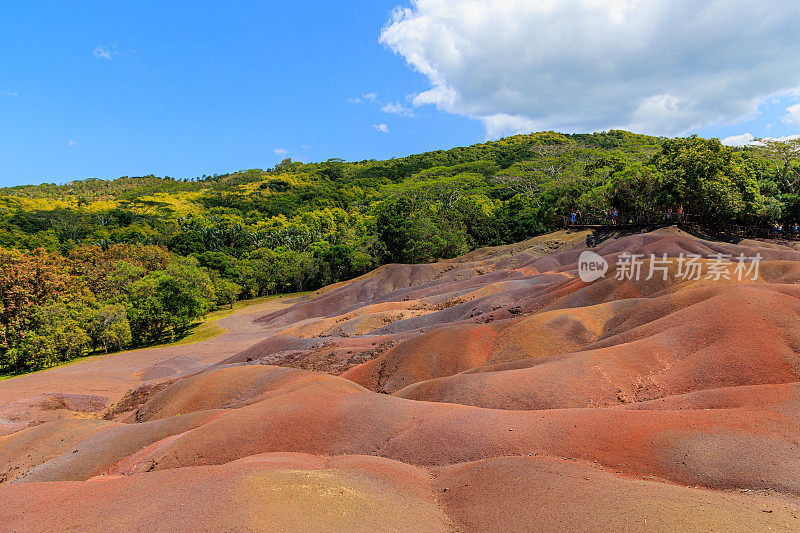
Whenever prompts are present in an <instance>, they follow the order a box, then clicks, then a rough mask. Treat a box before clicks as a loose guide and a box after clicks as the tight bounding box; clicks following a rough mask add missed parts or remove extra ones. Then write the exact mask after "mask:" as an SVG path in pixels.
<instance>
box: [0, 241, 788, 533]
mask: <svg viewBox="0 0 800 533" xmlns="http://www.w3.org/2000/svg"><path fill="white" fill-rule="evenodd" d="M585 235H586V234H585V233H580V232H575V233H566V232H559V233H557V234H551V235H548V236H544V237H539V238H536V239H532V240H530V241H526V242H525V243H519V244H517V245H513V246H509V247H499V248H494V249H485V250H479V251H476V252H473V253H471V254H469V255H467V256H464V257H461V258H458V259H456V260H452V261H443V262H440V263H436V264H432V265H413V266H412V265H388V266H385V267H382V268H380V269H378V270H377V271H375V272H373V273H371V274H369V275H367V276H364V277H362V278H359V279H357V280H353V281H351V282H347V283H342V284H338V285H337V286H333V287H329V288H327V289H325V290H322V291H319V292H318V293H316V294H314V295H312V296H311V297H309V298H306V299H304V300H303V301H301V302H299V303H296V304H295V305H292V306H289V305H283V304H280V303H276V304H274V307H273V308H262V309H260V310H251V311H249V314H247V315H243V314H240V315H238V318H236V319H235V320H233V319H232V321H231V326H232V327H231V329H232V331H231V332H230V333H228V334H226V335H227V337H223V338H218V339H216V340H215V341H211V343H210V344H209V343H207V344H206V345H204V346H193V347H192V346H189V347H181V351H180V353H177V352H172V351H169V350H166V351H164V352H163V353H161V354H160V356H159V354H158V353H155V354H154V353H153V352H152V351H149V352H132V353H130V354H122V355H120V356H111V357H108V358H100V359H98V360H94V361H89V362H87V363H84V365H88V366H84V365H75V366H74V367H65V368H72V369H73V370H71V371H65V369H63V368H62V369H54V370H52V371H50V372H44V373H40V374H35V375H32V376H26V377H23V378H18V379H15V380H10V381H8V382H4V383H0V419H4V420H5V421H6V422H5V427H4V428H5V429H4V431H3V433H5V436H0V516H3V517H4V527H5V528H8V529H10V530H14V531H16V530H20V531H21V530H49V529H65V528H66V529H69V528H72V529H75V530H107V529H126V530H148V531H151V530H163V531H175V530H186V529H223V530H237V531H247V530H267V531H276V530H319V531H336V530H340V531H356V530H365V531H379V530H386V531H454V530H462V531H486V530H495V531H510V530H564V531H618V530H626V531H653V530H656V531H675V530H698V531H707V530H717V531H737V530H738V531H752V530H769V529H771V530H800V518H798V516H799V515H798V504H800V419H798V416H797V413H798V412H799V408H800V379H798V375H800V285H798V282H799V281H800V252H797V251H794V250H792V249H790V248H788V247H784V246H775V245H774V244H772V243H769V244H767V243H762V242H759V241H746V242H743V243H740V244H739V245H733V244H728V243H719V242H710V241H703V240H700V239H697V238H694V237H692V236H689V235H687V234H684V233H682V232H680V231H678V230H676V229H664V230H659V231H656V232H652V233H647V234H638V235H629V236H612V237H611V238H608V239H607V240H605V241H603V242H601V243H600V244H599V245H598V246H597V247H596V248H594V250H593V251H595V252H596V253H598V254H600V255H601V256H602V257H604V258H605V259H606V260H607V261H608V262H609V264H610V268H611V271H610V272H609V275H608V276H607V277H606V278H604V279H602V280H599V281H596V282H594V283H591V284H587V283H584V282H583V281H581V280H580V279H579V278H578V276H577V261H578V257H579V256H580V254H581V252H582V251H583V250H584V249H585V248H584V247H583V240H584V238H585ZM630 253H634V254H642V255H644V256H645V260H644V264H643V267H642V269H643V275H642V276H641V277H640V279H617V277H616V276H615V275H614V270H615V267H616V265H617V263H618V261H619V260H620V257H621V256H622V257H624V256H623V254H630ZM651 254H655V255H657V256H658V257H659V258H661V259H663V258H664V254H666V257H667V259H668V260H670V259H675V258H677V257H679V256H680V255H681V254H684V255H686V254H697V255H701V256H703V258H704V259H702V260H701V262H702V263H703V264H704V266H705V267H706V268H708V267H709V266H710V264H711V263H712V262H714V260H713V259H712V258H713V257H714V256H715V255H717V254H725V256H726V257H727V256H732V257H734V258H735V257H738V256H739V255H740V254H744V256H746V257H748V258H750V257H755V256H756V255H760V257H761V258H762V262H761V263H760V268H759V275H758V277H757V279H749V278H748V279H745V280H742V281H739V280H738V279H737V276H736V275H735V274H734V269H735V266H736V263H735V262H731V263H728V262H725V265H724V269H725V270H726V271H727V272H728V274H729V275H728V276H720V279H705V278H706V277H705V276H702V277H701V279H697V280H695V279H683V278H682V277H681V276H680V275H679V272H678V271H677V261H668V262H670V263H671V265H670V266H669V270H668V271H667V273H666V274H667V275H666V278H667V279H666V280H664V279H663V276H662V275H661V274H659V275H654V276H653V277H652V278H651V279H649V280H648V279H647V277H648V275H647V274H648V269H649V259H648V258H649V256H650V255H651ZM717 264H719V263H717ZM726 277H730V278H731V279H725V278H726ZM256 311H260V313H257V312H256ZM182 358H183V359H182ZM93 365H94V366H93ZM79 366H84V368H82V369H79V370H74V369H75V368H78V367H79ZM122 369H125V370H122ZM75 372H79V374H80V379H78V377H75V376H76V374H75ZM137 387H138V388H137ZM131 390H133V391H134V392H129V391H131ZM126 392H127V393H128V394H127V395H126ZM123 396H124V397H123ZM36 402H39V403H36ZM42 402H45V403H42ZM47 402H50V403H47ZM3 413H5V414H3ZM0 422H2V421H0ZM2 428H3V426H0V429H2Z"/></svg>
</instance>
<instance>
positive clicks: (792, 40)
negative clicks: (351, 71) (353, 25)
mask: <svg viewBox="0 0 800 533" xmlns="http://www.w3.org/2000/svg"><path fill="white" fill-rule="evenodd" d="M797 20H800V3H798V2H796V0H765V1H764V2H759V3H754V2H750V1H746V0H710V1H704V2H697V1H696V0H664V1H660V2H644V1H640V0H414V1H413V2H412V4H411V5H410V7H405V8H396V9H395V11H394V13H393V15H392V18H391V20H390V21H389V23H388V24H387V25H386V26H385V27H384V28H383V30H382V32H381V37H380V40H381V42H382V43H383V44H384V45H386V46H388V47H389V48H390V49H391V50H393V51H394V52H396V53H397V54H399V55H401V56H402V57H404V58H405V60H406V61H407V62H408V64H409V65H410V66H411V67H412V68H413V69H415V70H417V71H418V72H420V73H422V74H424V75H425V76H426V77H427V78H428V80H429V82H430V89H429V90H427V91H424V92H422V93H420V94H417V95H416V96H415V98H414V100H413V103H414V105H417V106H419V105H426V104H432V105H435V106H436V107H438V108H439V109H441V110H444V111H446V112H449V113H455V114H459V115H463V116H467V117H471V118H474V119H478V120H481V121H482V122H483V124H484V126H485V128H486V132H487V136H489V137H496V136H499V135H502V134H506V133H514V132H518V131H530V130H533V129H557V130H561V131H596V130H604V129H609V128H617V127H619V128H627V129H632V130H635V131H641V132H646V133H654V134H662V135H674V134H679V133H683V132H686V131H689V130H692V129H695V128H699V127H702V126H706V125H710V124H718V123H726V122H733V121H735V120H740V119H742V118H745V117H749V116H753V115H755V114H756V113H757V112H758V107H759V104H760V103H761V102H763V101H764V100H765V99H767V98H770V97H773V96H776V95H782V94H788V93H790V92H792V91H793V90H794V91H796V90H798V88H800V34H798V32H797V30H796V21H797Z"/></svg>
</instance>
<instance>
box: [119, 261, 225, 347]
mask: <svg viewBox="0 0 800 533" xmlns="http://www.w3.org/2000/svg"><path fill="white" fill-rule="evenodd" d="M215 299H216V295H215V294H214V286H213V284H212V283H211V280H210V279H209V277H208V274H206V272H205V271H204V270H202V269H200V268H199V267H197V266H196V263H194V264H193V263H191V262H189V261H184V262H179V263H176V264H174V265H171V266H169V267H168V268H167V269H166V270H158V271H154V272H150V273H149V274H147V275H146V276H145V277H143V278H142V279H140V280H138V281H136V282H134V283H133V284H131V287H130V296H129V298H128V317H129V320H130V324H131V332H132V334H133V337H134V339H136V340H138V341H139V342H142V341H158V340H160V339H161V338H162V337H163V336H165V335H169V336H170V337H171V338H174V337H175V335H176V334H177V333H178V332H180V331H182V330H184V329H185V328H186V327H187V326H189V324H191V322H192V321H193V320H194V319H197V318H200V317H202V316H203V315H204V314H205V313H207V312H208V311H209V310H210V309H211V308H212V306H213V303H214V301H215Z"/></svg>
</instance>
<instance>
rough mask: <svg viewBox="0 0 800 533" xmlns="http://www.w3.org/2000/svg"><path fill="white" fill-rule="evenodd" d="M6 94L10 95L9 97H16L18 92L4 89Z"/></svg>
mask: <svg viewBox="0 0 800 533" xmlns="http://www.w3.org/2000/svg"><path fill="white" fill-rule="evenodd" d="M6 96H11V97H14V98H16V97H17V96H19V92H18V91H6Z"/></svg>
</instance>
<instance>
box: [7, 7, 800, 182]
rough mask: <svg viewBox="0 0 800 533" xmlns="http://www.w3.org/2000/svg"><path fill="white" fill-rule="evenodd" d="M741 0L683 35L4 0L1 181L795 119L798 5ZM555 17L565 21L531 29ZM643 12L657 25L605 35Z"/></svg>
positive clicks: (767, 129)
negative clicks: (748, 28) (703, 38)
mask: <svg viewBox="0 0 800 533" xmlns="http://www.w3.org/2000/svg"><path fill="white" fill-rule="evenodd" d="M666 3H672V4H676V5H677V7H681V5H683V8H684V11H685V13H684V11H680V10H678V12H679V13H683V16H686V17H691V20H692V21H697V20H700V21H701V22H702V20H703V19H702V17H701V16H699V15H698V14H697V13H696V12H690V11H691V9H692V8H691V7H687V6H691V5H693V4H692V2H689V1H688V0H670V1H669V2H666ZM738 3H740V2H739V0H726V3H722V4H720V5H722V6H730V7H721V8H720V9H721V10H722V15H721V16H722V19H723V24H722V26H723V27H727V28H728V29H730V32H731V33H730V35H729V36H728V37H726V35H728V34H721V35H720V36H717V37H716V40H714V35H713V32H705V33H711V34H712V35H711V37H709V39H710V40H709V41H707V42H698V41H697V40H696V38H695V37H692V36H687V37H685V39H683V40H681V39H680V38H678V39H677V41H678V43H679V44H685V45H686V46H685V49H683V48H680V47H675V45H674V42H675V41H676V38H675V36H674V34H672V33H670V32H668V31H667V30H670V31H671V29H672V28H674V24H675V20H672V19H670V18H669V17H674V16H675V15H674V14H671V15H669V16H667V15H666V14H665V13H666V12H647V13H644V12H639V11H641V10H644V9H650V11H653V9H651V8H639V11H629V10H628V11H626V9H629V8H624V4H630V3H629V2H624V0H600V1H599V2H597V1H594V0H591V1H590V0H569V1H566V2H563V3H561V4H558V3H555V4H554V3H553V2H551V1H549V0H476V1H474V2H471V3H470V8H469V9H468V10H467V9H462V6H464V5H465V4H464V3H463V2H458V1H456V0H418V1H417V2H415V3H414V4H412V3H411V2H401V1H399V0H391V1H383V0H373V1H370V2H353V1H346V0H345V1H340V2H323V1H320V0H309V1H306V2H302V3H297V2H296V3H291V2H272V1H269V2H224V3H223V2H205V1H193V2H179V1H170V2H164V1H163V0H162V1H160V2H150V1H137V2H107V1H92V0H82V1H60V2H55V1H52V2H37V1H8V2H3V3H2V4H0V124H2V128H0V162H1V163H0V165H1V166H0V185H16V184H23V183H41V182H45V181H48V182H58V183H61V182H66V181H70V180H73V179H80V178H85V177H102V178H114V177H118V176H122V175H130V176H135V175H143V174H149V173H153V174H156V175H159V176H164V175H169V176H173V177H194V176H198V175H202V174H214V173H223V172H229V171H234V170H238V169H247V168H266V167H270V166H272V165H274V164H275V163H276V162H278V161H280V160H281V159H282V158H283V157H292V158H294V159H299V160H303V161H320V160H325V159H328V158H331V157H342V158H345V159H348V160H360V159H365V158H376V159H382V158H387V157H393V156H401V155H406V154H410V153H417V152H422V151H426V150H431V149H439V148H449V147H453V146H463V145H469V144H473V143H475V142H481V141H483V140H485V139H486V138H496V137H498V136H500V135H504V134H509V133H515V132H520V131H531V130H538V129H551V128H553V129H558V130H560V131H595V130H602V129H608V128H610V127H627V128H628V129H633V130H637V131H643V132H647V133H656V134H662V135H674V134H685V133H691V132H698V133H701V134H703V135H706V136H719V137H729V136H735V135H741V134H744V133H750V134H752V135H754V136H776V137H777V136H784V135H793V134H797V133H799V132H800V118H798V122H797V123H795V122H793V121H792V120H790V119H791V116H790V113H789V112H788V109H789V108H790V107H791V106H792V105H794V104H797V103H798V102H800V91H798V90H797V88H800V64H798V63H797V61H796V59H794V58H797V57H800V53H799V52H800V49H798V46H797V45H798V43H800V41H799V40H798V37H797V32H796V31H795V29H794V22H793V21H796V20H797V18H796V17H794V15H797V14H798V13H796V11H797V7H795V6H794V5H793V2H788V1H787V2H776V3H777V4H780V6H779V10H780V9H783V10H784V11H785V13H782V15H783V16H781V17H778V18H777V20H776V21H773V22H771V23H770V24H761V25H759V27H762V26H763V27H762V28H761V30H759V31H760V32H761V33H759V32H750V33H748V36H747V38H746V39H742V38H741V37H738V36H737V35H736V32H737V31H738V30H737V28H738V26H737V24H738V25H741V24H752V18H753V17H755V18H756V19H757V18H758V17H759V12H758V10H756V12H753V9H751V10H750V12H749V15H748V17H749V18H742V17H739V15H737V14H736V12H735V10H737V9H739V8H740V7H743V6H744V5H745V3H742V6H738V5H737V4H738ZM709 4H718V3H717V2H709ZM398 5H399V6H403V7H404V8H406V10H405V11H398V12H395V14H394V15H393V14H392V12H393V9H394V8H395V7H396V6H398ZM598 5H599V6H600V7H599V8H598ZM554 6H556V7H554ZM563 6H567V7H563ZM619 6H623V7H622V8H621V7H619ZM671 7H673V8H675V7H676V6H675V5H673V6H671ZM770 7H771V8H772V9H773V12H774V11H775V6H774V5H773V6H770ZM598 9H600V11H598ZM672 12H673V13H674V12H675V10H674V9H673V10H672ZM778 14H779V15H781V13H780V12H779V13H778ZM605 16H607V17H610V18H609V21H605V20H604V19H603V17H605ZM716 16H717V20H716V21H714V22H712V23H710V24H713V26H714V27H717V26H720V22H719V14H717V15H716ZM584 19H585V21H595V22H585V23H584V22H582V21H583V20H584ZM784 19H788V22H787V21H786V20H784ZM654 20H655V21H656V22H653V21H654ZM560 23H563V24H566V25H568V28H570V31H575V32H579V33H578V35H579V38H576V37H575V34H572V35H570V34H569V32H567V33H564V32H561V33H549V32H545V31H540V30H541V28H542V27H543V26H542V25H544V24H546V25H547V26H546V27H547V28H552V27H556V28H557V27H558V24H560ZM654 24H655V26H653V25H654ZM697 24H700V23H697ZM609 25H611V26H612V29H611V30H609ZM614 25H615V26H614ZM662 26H663V28H665V29H664V31H663V33H664V39H665V40H666V39H670V43H673V44H671V46H672V49H668V50H667V52H668V54H665V55H664V57H660V56H659V55H658V53H654V52H653V50H661V49H663V48H664V47H663V46H662V45H663V43H659V41H658V36H659V35H660V33H659V31H660V30H659V28H661V27H662ZM614 28H616V29H614ZM695 29H698V30H699V29H702V28H695ZM643 30H647V32H648V35H654V36H655V37H653V38H652V39H650V40H649V41H647V42H644V41H641V42H642V44H641V45H640V46H638V45H637V46H638V47H636V46H634V47H631V46H628V47H627V48H623V49H618V48H614V47H619V46H621V45H620V44H618V43H619V42H622V43H625V42H626V39H624V38H620V36H626V35H627V34H628V33H630V32H638V31H643ZM382 31H383V36H382ZM564 35H566V37H564ZM692 35H694V33H692ZM740 35H741V33H740ZM776 35H777V36H778V37H776ZM606 36H608V39H606ZM563 39H566V41H564V40H563ZM650 41H652V42H650ZM627 42H632V41H631V40H630V39H628V40H627ZM737 43H738V44H737ZM754 45H758V46H762V45H763V46H764V47H765V49H767V48H769V47H771V49H772V50H783V51H785V54H784V53H781V54H775V53H769V54H767V52H764V53H763V54H758V53H757V54H750V56H752V57H749V56H748V54H747V53H745V52H743V51H744V50H747V49H752V47H753V46H754ZM737 47H741V49H740V48H737ZM541 50H548V51H549V52H548V54H546V55H542V54H538V51H541ZM598 50H599V51H601V52H602V53H603V54H606V55H607V57H613V58H615V59H614V64H611V65H607V64H605V62H604V60H603V59H602V58H601V59H598V58H597V55H596V54H597V51H598ZM697 50H711V51H716V50H719V53H717V52H714V53H707V54H698V53H697V52H696V51H697ZM553 51H555V52H553ZM537 54H538V55H537ZM682 54H685V56H684V55H682ZM706 56H708V57H706ZM776 56H777V57H776ZM675 57H686V59H685V60H683V62H682V63H680V65H679V67H675V66H674V65H672V66H671V67H670V68H669V69H667V68H666V67H664V66H663V65H659V61H664V62H665V63H664V64H667V63H666V62H667V61H668V58H675ZM734 58H735V65H734ZM409 63H410V64H411V65H412V66H413V67H412V66H409ZM598 65H599V66H598ZM653 65H655V66H657V67H658V69H657V70H656V69H655V67H654V66H653ZM779 66H780V67H781V68H778V67H779ZM723 67H724V68H723ZM598 69H599V70H598ZM664 71H668V72H669V73H670V75H669V76H670V77H668V78H665V77H663V75H659V73H662V72H664ZM686 87H691V88H692V90H689V89H686ZM797 116H798V117H800V108H798V112H797ZM787 117H788V118H787Z"/></svg>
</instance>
